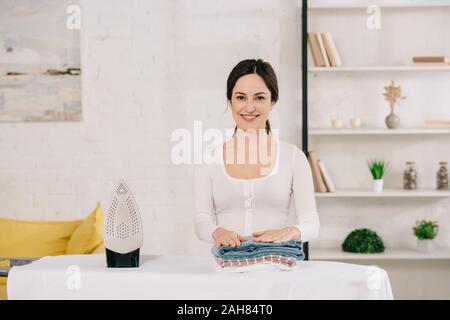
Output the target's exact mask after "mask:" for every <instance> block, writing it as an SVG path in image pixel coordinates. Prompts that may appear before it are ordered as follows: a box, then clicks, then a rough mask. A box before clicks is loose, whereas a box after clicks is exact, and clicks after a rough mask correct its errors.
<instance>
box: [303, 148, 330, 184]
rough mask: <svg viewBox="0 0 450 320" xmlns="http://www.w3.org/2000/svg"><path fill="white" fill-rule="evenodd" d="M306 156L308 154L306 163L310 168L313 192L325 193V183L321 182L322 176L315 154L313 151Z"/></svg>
mask: <svg viewBox="0 0 450 320" xmlns="http://www.w3.org/2000/svg"><path fill="white" fill-rule="evenodd" d="M308 154H309V158H308V161H309V165H310V167H311V173H312V176H313V183H314V191H315V192H327V187H326V186H325V182H324V180H323V177H322V174H321V173H320V168H319V164H318V158H317V154H316V152H315V151H313V150H311V151H309V152H308Z"/></svg>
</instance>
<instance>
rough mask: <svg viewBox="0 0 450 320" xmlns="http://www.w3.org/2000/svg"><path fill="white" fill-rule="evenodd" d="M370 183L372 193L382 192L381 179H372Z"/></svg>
mask: <svg viewBox="0 0 450 320" xmlns="http://www.w3.org/2000/svg"><path fill="white" fill-rule="evenodd" d="M372 183H373V191H375V192H381V191H383V179H374V180H372Z"/></svg>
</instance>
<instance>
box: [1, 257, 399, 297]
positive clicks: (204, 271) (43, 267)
mask: <svg viewBox="0 0 450 320" xmlns="http://www.w3.org/2000/svg"><path fill="white" fill-rule="evenodd" d="M8 298H9V299H12V300H14V299H107V300H109V299H154V300H160V299H167V300H187V299H199V300H219V299H220V300H228V299H233V300H235V299H237V300H241V299H242V300H244V299H245V300H254V299H269V300H276V299H295V300H297V299H327V300H328V299H393V295H392V290H391V285H390V282H389V278H388V275H387V273H386V271H385V270H383V269H381V268H378V267H376V266H363V265H356V264H348V263H341V262H332V261H303V262H301V263H300V264H299V265H298V266H297V268H296V269H295V270H289V271H281V270H276V269H272V270H268V269H266V270H256V271H250V272H245V273H225V272H223V271H220V270H219V268H218V266H217V265H216V263H215V262H214V261H213V258H212V256H211V257H192V256H163V255H143V256H141V262H140V267H139V268H107V267H106V257H105V255H104V254H91V255H63V256H49V257H44V258H41V259H38V260H36V261H34V262H33V263H30V264H27V265H24V266H15V267H12V268H11V270H10V271H9V277H8Z"/></svg>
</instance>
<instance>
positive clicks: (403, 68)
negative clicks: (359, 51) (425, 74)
mask: <svg viewBox="0 0 450 320" xmlns="http://www.w3.org/2000/svg"><path fill="white" fill-rule="evenodd" d="M308 71H309V72H354V71H356V72H360V71H450V65H445V64H444V65H443V64H433V65H420V66H418V65H404V66H354V67H309V68H308Z"/></svg>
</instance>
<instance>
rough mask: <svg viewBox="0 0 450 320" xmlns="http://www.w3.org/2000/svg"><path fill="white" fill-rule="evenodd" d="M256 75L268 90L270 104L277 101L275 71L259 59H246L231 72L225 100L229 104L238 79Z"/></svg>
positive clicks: (267, 130)
mask: <svg viewBox="0 0 450 320" xmlns="http://www.w3.org/2000/svg"><path fill="white" fill-rule="evenodd" d="M254 73H256V74H258V75H259V76H260V77H261V78H262V79H263V80H264V83H265V84H266V86H267V88H269V90H270V94H271V102H277V101H278V81H277V76H276V74H275V71H274V70H273V68H272V66H271V65H270V63H268V62H265V61H263V60H261V59H258V60H256V59H247V60H242V61H241V62H239V63H238V64H237V65H236V66H235V67H234V68H233V70H231V72H230V75H229V76H228V80H227V99H228V101H230V102H231V95H232V92H233V88H234V86H235V85H236V82H237V81H238V80H239V78H240V77H242V76H245V75H247V74H254ZM236 131H237V126H236V127H235V128H234V134H236ZM270 132H271V130H270V123H269V120H268V119H267V120H266V133H267V134H269V133H270Z"/></svg>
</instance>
